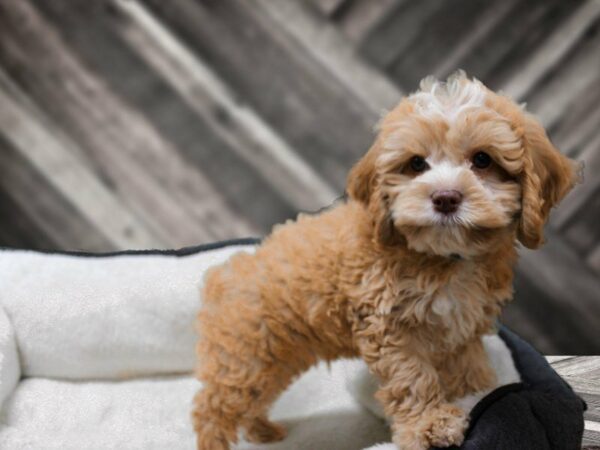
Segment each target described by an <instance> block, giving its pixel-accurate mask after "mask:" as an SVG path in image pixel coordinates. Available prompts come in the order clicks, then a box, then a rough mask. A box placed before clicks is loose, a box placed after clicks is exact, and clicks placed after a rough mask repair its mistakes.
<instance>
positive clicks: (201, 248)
mask: <svg viewBox="0 0 600 450" xmlns="http://www.w3.org/2000/svg"><path fill="white" fill-rule="evenodd" d="M260 242H261V239H259V238H240V239H230V240H226V241H218V242H211V243H208V244H200V245H194V246H191V247H183V248H180V249H174V250H172V249H169V250H158V249H152V250H120V251H115V252H99V253H94V252H85V251H78V250H29V249H22V248H11V247H0V251H2V250H9V251H19V250H25V251H33V252H36V253H43V254H48V255H66V256H82V257H91V258H110V257H113V256H135V255H142V256H149V255H150V256H151V255H165V256H189V255H195V254H196V253H202V252H206V251H209V250H217V249H220V248H224V247H232V246H235V245H257V244H260Z"/></svg>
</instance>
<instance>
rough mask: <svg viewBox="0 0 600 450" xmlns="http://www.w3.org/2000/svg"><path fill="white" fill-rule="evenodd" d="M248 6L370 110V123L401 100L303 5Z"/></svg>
mask: <svg viewBox="0 0 600 450" xmlns="http://www.w3.org/2000/svg"><path fill="white" fill-rule="evenodd" d="M250 3H254V4H255V5H256V7H257V9H256V12H257V14H258V15H259V16H262V15H265V16H268V17H270V18H272V19H273V21H274V22H275V23H276V24H277V26H278V27H280V28H281V29H282V30H283V31H284V32H286V33H288V34H289V35H291V36H293V37H294V38H295V39H296V40H297V41H298V42H299V43H301V44H302V45H303V47H304V51H306V52H307V53H312V55H313V56H314V58H315V59H317V60H318V61H319V64H321V65H322V66H323V67H324V68H326V69H327V70H328V71H329V73H330V74H331V75H332V76H333V77H335V78H336V79H337V80H339V82H340V83H343V84H344V86H346V87H347V88H348V90H349V91H350V92H353V93H354V95H356V96H357V97H358V98H359V100H360V101H362V103H363V104H364V105H365V107H366V108H368V109H370V110H371V112H372V114H371V116H372V117H371V120H372V122H373V123H374V122H375V121H377V120H378V119H379V115H380V114H381V112H382V110H385V109H390V108H392V107H393V106H395V105H396V103H397V102H398V101H399V100H400V99H401V97H402V91H401V90H400V89H399V88H398V87H397V86H396V85H394V84H393V83H392V81H391V80H390V79H389V78H388V77H387V75H386V74H385V73H383V72H381V71H379V70H377V69H375V68H374V67H372V66H370V65H368V64H367V63H366V62H365V61H364V60H363V59H362V58H361V57H360V55H357V54H356V51H355V49H354V48H353V47H352V46H351V45H349V43H348V42H347V41H346V40H345V39H344V37H343V36H342V35H341V33H340V32H339V31H338V30H337V29H336V28H335V27H333V26H332V25H330V24H329V23H327V22H324V21H323V20H321V19H320V18H319V17H316V16H315V15H314V14H311V13H310V11H309V10H308V8H305V7H303V4H302V3H300V2H272V1H270V0H250ZM290 50H292V49H290ZM292 51H293V50H292Z"/></svg>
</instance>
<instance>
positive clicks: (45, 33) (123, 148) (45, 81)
mask: <svg viewBox="0 0 600 450" xmlns="http://www.w3.org/2000/svg"><path fill="white" fill-rule="evenodd" d="M0 17H1V18H0V21H3V22H4V23H3V24H2V26H0V34H2V38H0V47H1V48H2V51H1V52H0V59H1V60H2V63H3V64H5V65H6V66H7V67H9V68H10V70H11V72H12V74H13V75H14V76H17V77H18V82H19V83H20V84H21V85H22V86H23V87H24V88H25V89H27V90H28V91H29V92H31V93H32V96H33V97H34V98H35V99H36V101H37V102H38V103H39V104H40V105H42V107H43V108H44V109H45V110H46V111H48V113H49V114H50V115H52V117H53V118H55V119H56V120H60V121H61V123H62V124H63V126H65V129H66V130H67V132H68V133H69V134H70V135H71V136H73V137H74V139H76V140H77V141H78V142H79V143H80V144H81V149H82V150H83V151H84V152H85V153H86V157H87V160H86V163H87V164H92V165H93V166H94V167H95V170H97V171H98V172H100V173H102V174H103V176H104V177H105V179H107V180H110V182H111V183H113V185H114V186H115V190H116V191H117V192H118V193H119V195H120V196H121V197H122V198H123V199H124V200H125V201H126V202H127V205H128V207H130V208H131V209H133V210H135V212H136V214H138V215H140V216H141V217H143V219H144V222H145V223H147V224H149V225H150V226H151V227H152V230H153V232H154V233H157V234H158V235H159V237H160V239H161V240H164V242H167V243H168V245H172V246H180V245H186V244H191V243H196V242H199V241H206V240H213V239H218V238H226V237H233V236H239V235H244V234H247V233H248V231H249V230H251V227H249V226H248V225H247V223H245V222H244V219H243V218H241V217H239V216H238V215H236V214H234V213H233V212H231V210H229V209H228V208H227V207H226V206H225V204H224V202H223V200H222V197H221V195H220V194H219V193H218V192H217V191H215V190H214V189H213V188H212V186H211V185H210V184H209V183H208V182H206V181H205V180H204V179H203V178H202V176H201V175H200V174H199V173H198V172H197V171H195V170H193V169H192V168H191V167H190V166H189V165H188V164H186V163H185V162H184V161H183V160H182V159H181V158H178V157H177V152H175V151H174V150H173V148H172V146H171V145H170V143H168V142H166V141H165V140H164V138H163V137H162V136H161V135H160V134H159V133H157V131H156V129H155V128H153V127H152V125H151V124H149V123H148V122H147V120H146V119H145V118H144V116H143V115H142V114H141V113H140V112H138V111H135V110H132V109H131V108H130V107H129V106H128V105H127V104H125V103H123V102H122V101H121V100H120V99H119V98H117V97H116V96H115V95H114V94H113V93H112V92H111V91H110V90H109V89H107V86H106V85H105V84H104V83H103V82H102V81H101V80H99V79H98V78H97V77H96V76H95V74H93V73H91V72H90V71H89V70H88V69H87V68H86V67H85V66H83V65H82V64H81V63H80V61H78V60H77V59H76V58H75V57H74V56H73V54H72V53H70V51H69V48H68V45H67V44H66V43H65V42H64V41H63V40H62V39H61V38H60V37H59V36H57V35H56V34H55V33H54V31H53V30H52V28H50V27H49V26H48V24H47V23H45V22H44V21H43V19H42V18H41V17H39V16H38V14H37V13H36V12H35V10H33V9H32V8H30V7H29V5H28V3H26V2H19V3H14V4H10V5H6V4H4V5H3V11H2V14H0ZM23 23H25V24H26V26H23V25H22V24H23ZM48 74H54V76H53V77H50V76H48ZM115 148H118V149H120V151H119V152H115V151H114V150H113V149H115ZM107 220H108V218H107Z"/></svg>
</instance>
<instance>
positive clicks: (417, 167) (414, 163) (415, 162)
mask: <svg viewBox="0 0 600 450" xmlns="http://www.w3.org/2000/svg"><path fill="white" fill-rule="evenodd" d="M409 165H410V168H411V169H412V170H413V171H414V172H417V173H419V172H424V171H425V170H427V168H428V167H429V164H427V162H426V161H425V159H424V158H423V157H422V156H413V157H412V158H411V159H410V162H409Z"/></svg>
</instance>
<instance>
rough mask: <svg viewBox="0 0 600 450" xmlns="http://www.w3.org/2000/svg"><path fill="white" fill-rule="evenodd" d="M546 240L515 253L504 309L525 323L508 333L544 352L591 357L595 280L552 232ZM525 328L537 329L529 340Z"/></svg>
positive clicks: (599, 284)
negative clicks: (510, 294)
mask: <svg viewBox="0 0 600 450" xmlns="http://www.w3.org/2000/svg"><path fill="white" fill-rule="evenodd" d="M546 238H547V240H548V242H547V243H546V245H545V246H544V247H542V248H541V249H538V250H535V251H530V250H523V251H522V252H521V258H520V261H519V264H518V270H517V276H516V278H515V300H514V302H513V304H512V305H510V306H509V308H518V309H520V310H522V312H523V313H524V314H525V316H526V317H527V318H528V320H527V321H526V322H524V323H523V324H522V325H521V326H519V327H514V328H515V330H516V331H517V332H518V333H519V334H522V335H523V336H524V337H525V338H526V339H530V340H532V341H533V342H534V345H536V347H537V348H538V349H539V350H541V351H542V352H544V353H551V352H552V349H554V348H560V349H561V353H565V354H571V355H586V354H594V353H595V352H597V351H598V348H600V333H598V332H597V329H598V317H600V303H599V302H598V295H597V293H598V292H600V278H598V277H597V276H596V275H595V274H594V273H593V272H592V271H591V269H589V268H585V266H583V267H582V264H581V261H580V259H579V258H578V256H577V254H576V253H575V252H574V251H573V250H572V249H571V248H570V247H569V246H568V244H567V243H565V242H564V241H563V240H562V239H560V237H559V236H557V235H556V234H555V233H554V232H552V230H547V231H546ZM529 327H533V328H534V329H536V328H537V330H536V332H535V333H534V335H532V333H531V330H530V329H529ZM537 336H543V339H542V338H538V337H537ZM538 339H539V340H538Z"/></svg>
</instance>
